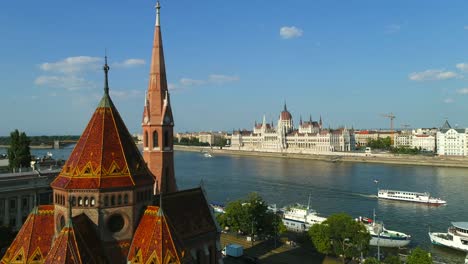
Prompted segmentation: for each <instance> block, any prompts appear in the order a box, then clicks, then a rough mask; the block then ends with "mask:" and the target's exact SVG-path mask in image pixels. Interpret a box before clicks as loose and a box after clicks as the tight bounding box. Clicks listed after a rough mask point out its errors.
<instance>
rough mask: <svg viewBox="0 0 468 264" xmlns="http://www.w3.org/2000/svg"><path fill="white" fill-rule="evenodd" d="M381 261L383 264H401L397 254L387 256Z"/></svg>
mask: <svg viewBox="0 0 468 264" xmlns="http://www.w3.org/2000/svg"><path fill="white" fill-rule="evenodd" d="M383 263H385V264H401V263H402V262H401V260H400V257H398V256H388V257H386V258H385V259H384V261H383Z"/></svg>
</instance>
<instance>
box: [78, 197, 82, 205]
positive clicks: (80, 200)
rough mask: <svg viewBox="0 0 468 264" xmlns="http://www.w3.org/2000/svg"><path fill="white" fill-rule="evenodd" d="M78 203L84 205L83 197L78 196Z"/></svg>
mask: <svg viewBox="0 0 468 264" xmlns="http://www.w3.org/2000/svg"><path fill="white" fill-rule="evenodd" d="M78 205H79V206H83V198H81V197H79V196H78Z"/></svg>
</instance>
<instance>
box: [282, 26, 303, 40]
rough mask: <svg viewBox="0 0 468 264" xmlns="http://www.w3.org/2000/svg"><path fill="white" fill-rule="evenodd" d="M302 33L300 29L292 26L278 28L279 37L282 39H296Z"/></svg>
mask: <svg viewBox="0 0 468 264" xmlns="http://www.w3.org/2000/svg"><path fill="white" fill-rule="evenodd" d="M302 33H303V31H302V29H300V28H297V27H294V26H291V27H287V26H284V27H281V28H280V36H281V37H282V38H283V39H291V38H298V37H300V36H302Z"/></svg>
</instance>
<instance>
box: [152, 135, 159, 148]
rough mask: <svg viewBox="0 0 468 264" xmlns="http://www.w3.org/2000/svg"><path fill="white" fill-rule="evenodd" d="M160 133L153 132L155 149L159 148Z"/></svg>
mask: <svg viewBox="0 0 468 264" xmlns="http://www.w3.org/2000/svg"><path fill="white" fill-rule="evenodd" d="M158 140H159V138H158V131H153V148H157V147H159V141H158Z"/></svg>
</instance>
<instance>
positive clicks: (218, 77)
mask: <svg viewBox="0 0 468 264" xmlns="http://www.w3.org/2000/svg"><path fill="white" fill-rule="evenodd" d="M239 80H240V78H239V77H238V76H229V75H223V74H210V75H209V76H208V79H206V80H198V79H191V78H181V79H180V80H179V85H176V84H170V85H172V89H174V88H180V87H188V86H199V85H211V84H217V85H221V84H226V83H230V82H235V81H239ZM169 89H171V87H169Z"/></svg>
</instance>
